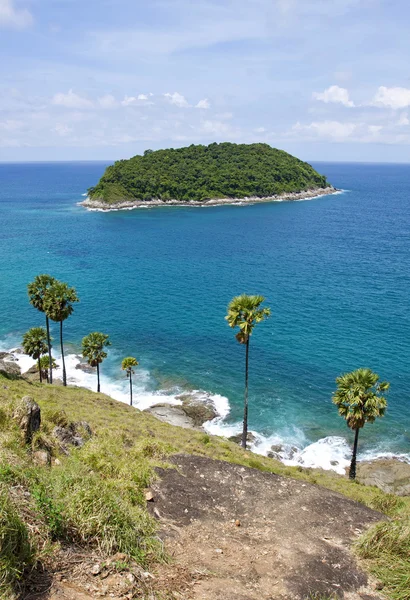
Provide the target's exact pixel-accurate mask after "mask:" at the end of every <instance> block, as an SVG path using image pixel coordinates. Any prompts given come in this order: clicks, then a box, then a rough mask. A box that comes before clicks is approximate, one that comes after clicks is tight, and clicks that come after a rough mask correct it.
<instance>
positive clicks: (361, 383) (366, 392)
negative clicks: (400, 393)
mask: <svg viewBox="0 0 410 600" xmlns="http://www.w3.org/2000/svg"><path fill="white" fill-rule="evenodd" d="M336 384H337V390H336V391H335V393H334V394H333V402H334V403H335V404H336V406H337V408H338V411H339V415H340V416H341V417H343V418H344V419H346V422H347V425H348V427H350V429H352V430H353V431H354V432H355V436H354V444H353V453H352V461H351V463H350V470H349V477H350V479H356V461H357V444H358V441H359V431H360V429H362V427H364V426H365V424H366V423H373V422H374V421H375V420H376V419H377V417H383V416H384V414H385V412H386V407H387V401H386V398H385V397H384V396H383V395H382V394H383V393H384V392H387V390H388V389H389V387H390V384H389V383H387V382H386V381H379V376H378V375H377V373H373V371H371V370H370V369H357V370H356V371H352V372H351V373H345V374H344V375H341V376H340V377H337V378H336Z"/></svg>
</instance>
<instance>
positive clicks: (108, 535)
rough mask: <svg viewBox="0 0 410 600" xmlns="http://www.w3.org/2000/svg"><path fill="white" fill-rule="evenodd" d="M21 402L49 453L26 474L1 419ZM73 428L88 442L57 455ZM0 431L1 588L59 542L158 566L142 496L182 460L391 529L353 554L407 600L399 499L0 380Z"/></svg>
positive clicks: (408, 524) (373, 533)
mask: <svg viewBox="0 0 410 600" xmlns="http://www.w3.org/2000/svg"><path fill="white" fill-rule="evenodd" d="M5 386H6V387H5ZM25 395H29V396H31V397H33V398H34V400H35V401H36V402H38V404H39V405H40V407H41V409H42V426H41V431H40V432H38V433H37V434H36V435H35V436H34V438H33V449H39V448H40V449H41V448H49V450H50V451H51V453H52V455H53V456H54V457H58V459H59V462H60V464H59V465H55V466H52V467H51V468H49V467H37V466H35V465H33V463H32V461H31V458H30V453H28V452H27V449H26V448H25V447H24V445H23V444H22V442H21V436H20V432H19V430H18V428H17V426H16V425H15V423H14V421H13V419H12V418H11V415H12V411H13V406H14V405H15V404H16V402H18V401H19V399H21V398H22V397H23V396H25ZM75 421H87V422H88V423H89V424H90V426H91V429H92V431H93V436H92V437H91V439H89V440H88V441H87V443H86V444H85V445H84V446H83V447H82V448H79V449H73V450H72V451H71V453H70V455H69V456H65V455H64V454H62V453H61V452H60V449H59V447H58V445H57V444H56V442H55V440H54V438H53V436H52V430H53V428H54V427H55V426H56V425H59V426H65V425H67V424H68V423H69V422H75ZM0 424H1V427H0V457H1V458H0V490H1V494H2V495H1V496H0V498H1V499H2V500H1V501H2V506H4V507H5V508H3V509H2V511H3V512H2V517H1V519H2V520H1V523H2V524H0V535H1V536H3V535H4V533H3V532H4V528H5V525H4V523H6V522H7V521H10V523H12V524H13V525H12V527H11V531H12V532H14V534H13V535H15V536H17V537H14V538H13V539H14V542H13V543H11V544H8V545H7V548H8V550H7V554H4V553H3V550H1V552H2V554H0V574H1V577H3V579H4V582H5V583H4V585H6V586H9V587H10V581H12V580H13V578H14V580H15V581H18V578H19V577H20V576H21V573H22V570H23V569H24V568H25V567H26V566H28V565H30V564H31V563H30V561H31V560H34V559H33V558H32V557H33V555H34V557H35V559H36V560H39V561H40V562H41V561H43V560H46V559H47V556H44V548H46V549H47V552H50V547H51V548H52V547H53V544H55V545H56V547H57V546H58V544H59V543H62V542H63V543H67V542H73V543H76V544H77V545H80V546H84V547H91V548H95V549H96V550H98V551H99V552H100V553H102V554H103V555H107V556H108V555H110V554H111V555H112V554H113V553H115V552H123V553H125V554H127V555H128V556H130V557H131V558H133V559H134V560H136V561H138V562H139V563H140V564H142V565H149V564H150V563H151V562H155V561H160V560H163V559H164V556H163V550H162V544H161V543H160V541H159V540H158V538H157V536H156V531H157V525H156V522H155V521H154V520H153V519H152V518H151V517H150V516H149V515H148V513H147V511H146V510H145V496H144V489H145V488H146V487H148V486H149V485H150V483H151V482H152V480H153V479H154V478H155V466H159V465H160V466H167V464H168V463H167V460H168V457H170V456H171V455H173V454H175V453H181V452H183V453H189V454H197V455H202V456H208V457H210V458H214V459H220V460H225V461H228V462H231V463H235V464H240V465H244V466H249V467H253V468H256V469H259V470H262V471H266V472H271V473H276V474H278V475H283V476H290V477H294V478H295V479H299V480H304V481H307V482H309V483H314V484H317V485H321V486H324V487H326V488H328V489H331V490H333V491H335V492H339V493H340V494H343V495H344V496H346V497H348V498H350V499H351V500H355V501H357V502H361V503H363V504H365V505H366V506H369V507H370V508H373V509H375V510H378V511H381V512H383V513H384V514H386V515H388V516H389V517H391V518H392V522H391V523H390V522H389V523H387V524H386V523H382V524H379V525H376V526H375V527H374V528H372V529H371V530H369V531H368V532H367V533H366V534H365V535H364V537H363V538H362V539H361V540H360V543H359V544H358V545H357V553H358V555H359V556H360V557H361V558H362V559H363V560H364V561H365V564H366V566H367V568H368V569H369V570H370V571H371V572H372V573H374V574H375V575H376V577H377V578H378V579H379V580H380V581H382V582H383V583H384V585H385V590H384V591H385V592H386V594H387V595H388V596H389V597H390V598H392V599H394V600H410V593H409V591H408V590H409V589H410V585H409V573H410V562H409V560H410V559H409V553H410V541H409V540H410V537H409V536H410V534H409V528H410V499H409V498H398V497H396V496H393V495H390V494H385V493H383V492H382V491H380V490H379V489H377V488H373V487H367V486H363V485H360V484H358V483H354V482H351V481H349V480H348V479H347V478H345V477H340V476H337V475H335V474H333V473H330V472H326V471H320V470H309V469H303V468H300V467H298V468H295V467H286V466H285V465H283V464H282V463H280V462H278V461H275V460H272V459H269V458H267V457H263V456H258V455H255V454H252V453H250V452H245V451H244V450H243V449H242V448H240V447H239V446H238V445H236V444H234V443H231V442H229V441H227V440H226V439H224V438H218V437H214V436H210V435H208V434H204V433H201V432H197V431H193V430H188V429H181V428H176V427H173V426H171V425H167V424H166V423H162V422H161V421H159V420H157V419H155V418H154V417H153V416H151V415H149V414H147V413H142V412H139V411H137V410H135V409H133V408H131V407H129V406H127V405H125V404H121V403H119V402H116V401H115V400H113V399H111V398H109V397H108V396H105V395H103V394H95V393H93V392H90V391H88V390H85V389H82V388H63V387H57V386H49V385H40V384H39V383H30V382H27V381H24V380H19V381H11V380H6V379H3V378H2V377H1V376H0ZM16 485H19V486H21V488H22V489H24V490H27V491H28V492H29V493H30V507H31V509H30V510H31V514H34V515H36V518H37V520H38V522H36V527H34V528H33V531H36V530H39V531H41V540H38V539H37V538H36V535H35V534H32V535H29V534H28V533H27V530H26V529H25V527H26V526H25V524H24V523H25V519H27V517H26V514H25V513H23V514H21V515H20V516H19V510H20V507H19V506H18V503H15V504H13V502H12V500H11V498H10V496H9V495H8V493H7V488H10V487H11V486H16ZM4 511H5V512H4ZM20 512H21V511H20ZM8 535H9V534H8ZM2 539H3V537H2ZM16 540H17V541H18V540H20V542H18V543H17V542H16ZM1 548H3V542H2V546H1ZM0 581H2V580H1V579H0ZM0 589H1V588H0ZM4 594H5V592H4ZM0 597H3V596H1V594H0ZM4 597H6V596H4Z"/></svg>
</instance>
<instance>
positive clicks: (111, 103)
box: [98, 94, 118, 109]
mask: <svg viewBox="0 0 410 600" xmlns="http://www.w3.org/2000/svg"><path fill="white" fill-rule="evenodd" d="M98 104H99V105H100V106H101V108H105V109H110V108H115V107H116V106H118V102H117V101H116V99H115V98H114V96H112V95H111V94H106V95H105V96H102V97H101V98H98Z"/></svg>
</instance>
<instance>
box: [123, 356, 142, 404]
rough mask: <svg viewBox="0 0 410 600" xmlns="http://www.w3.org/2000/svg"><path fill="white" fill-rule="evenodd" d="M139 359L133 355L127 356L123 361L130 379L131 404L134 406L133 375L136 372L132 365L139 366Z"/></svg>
mask: <svg viewBox="0 0 410 600" xmlns="http://www.w3.org/2000/svg"><path fill="white" fill-rule="evenodd" d="M137 366H138V361H137V359H136V358H134V357H133V356H127V358H124V360H123V361H122V363H121V368H122V370H123V371H126V373H127V377H129V379H130V406H132V376H133V374H134V373H135V371H134V369H133V368H132V367H137Z"/></svg>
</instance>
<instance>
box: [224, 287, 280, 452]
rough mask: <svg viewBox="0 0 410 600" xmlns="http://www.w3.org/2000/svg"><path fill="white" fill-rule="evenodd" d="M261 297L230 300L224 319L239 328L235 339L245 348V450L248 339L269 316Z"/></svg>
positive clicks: (244, 438)
mask: <svg viewBox="0 0 410 600" xmlns="http://www.w3.org/2000/svg"><path fill="white" fill-rule="evenodd" d="M264 300H265V298H264V297H263V296H248V295H247V294H242V295H241V296H236V297H235V298H233V300H231V302H230V303H229V306H228V314H227V315H226V317H225V319H226V320H227V321H228V324H229V326H230V327H232V328H234V327H239V332H238V333H237V334H236V336H235V337H236V339H237V340H238V342H239V343H240V344H245V346H246V357H245V402H244V412H243V430H242V448H245V450H246V441H247V437H248V371H249V339H250V336H251V335H252V332H253V328H254V327H255V325H256V324H257V323H260V322H261V321H264V320H265V319H267V318H268V317H269V316H270V314H271V311H270V308H261V304H262V302H264Z"/></svg>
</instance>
